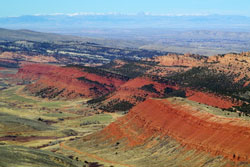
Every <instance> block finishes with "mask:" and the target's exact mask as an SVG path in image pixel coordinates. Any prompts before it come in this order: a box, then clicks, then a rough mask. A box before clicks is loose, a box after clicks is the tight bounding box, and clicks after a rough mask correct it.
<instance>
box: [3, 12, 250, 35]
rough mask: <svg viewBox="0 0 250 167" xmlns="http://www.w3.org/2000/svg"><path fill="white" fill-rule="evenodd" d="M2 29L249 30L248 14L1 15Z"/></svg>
mask: <svg viewBox="0 0 250 167" xmlns="http://www.w3.org/2000/svg"><path fill="white" fill-rule="evenodd" d="M0 25H1V27H4V28H16V29H23V28H25V29H32V30H50V31H53V30H57V31H58V30H63V29H83V28H122V29H123V28H132V29H133V28H169V29H196V30H197V29H210V30H215V29H216V30H218V29H223V30H225V29H226V30H237V31H239V30H241V31H250V17H246V16H234V15H179V16H178V15H145V14H138V15H121V14H120V15H119V14H99V15H97V14H72V15H66V14H57V15H27V16H20V17H2V18H0Z"/></svg>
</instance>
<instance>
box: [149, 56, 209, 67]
mask: <svg viewBox="0 0 250 167" xmlns="http://www.w3.org/2000/svg"><path fill="white" fill-rule="evenodd" d="M205 60H206V57H203V58H202V59H200V56H197V55H190V54H185V55H177V54H168V55H166V56H158V57H155V58H154V59H153V61H155V62H159V64H160V65H164V66H187V67H197V66H201V65H203V63H204V62H205Z"/></svg>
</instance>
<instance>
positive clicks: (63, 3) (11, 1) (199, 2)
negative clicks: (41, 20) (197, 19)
mask: <svg viewBox="0 0 250 167" xmlns="http://www.w3.org/2000/svg"><path fill="white" fill-rule="evenodd" d="M79 12H86V13H109V12H115V13H123V14H127V13H130V14H135V13H139V12H149V13H152V14H173V15H176V14H228V15H245V16H250V0H1V3H0V17H6V16H21V15H33V14H53V13H65V14H69V13H79Z"/></svg>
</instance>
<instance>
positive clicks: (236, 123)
mask: <svg viewBox="0 0 250 167" xmlns="http://www.w3.org/2000/svg"><path fill="white" fill-rule="evenodd" d="M187 101H188V100H183V99H175V98H172V99H164V100H158V99H148V100H146V101H145V102H143V103H141V104H139V105H137V106H135V107H134V108H133V109H132V110H131V111H130V112H129V113H128V114H127V115H126V116H124V117H122V118H120V119H118V120H117V121H116V122H113V123H112V124H110V125H109V126H108V127H106V128H105V129H104V130H103V131H102V132H101V134H100V135H101V136H105V137H104V138H105V139H112V140H114V141H118V140H121V139H125V140H126V141H127V142H128V146H136V145H141V144H143V143H145V142H146V141H147V140H149V139H150V138H152V137H156V136H162V137H163V136H170V137H172V138H173V139H175V140H176V141H178V142H179V143H181V144H182V145H183V146H186V148H190V149H195V150H198V151H199V150H200V151H205V152H208V153H212V154H213V155H223V156H224V157H226V158H229V159H231V160H234V161H248V162H250V156H249V155H250V145H249V144H248V143H249V141H250V122H248V121H244V120H241V119H237V118H226V117H222V116H216V115H213V114H210V113H208V112H206V111H205V110H206V108H207V107H206V106H205V107H204V106H203V107H200V106H201V105H199V104H198V103H195V105H194V104H193V103H194V102H192V103H190V104H189V103H188V102H187Z"/></svg>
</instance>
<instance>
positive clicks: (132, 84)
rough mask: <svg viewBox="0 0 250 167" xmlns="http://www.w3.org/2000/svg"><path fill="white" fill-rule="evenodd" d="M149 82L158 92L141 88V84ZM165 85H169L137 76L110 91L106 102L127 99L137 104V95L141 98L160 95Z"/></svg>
mask: <svg viewBox="0 0 250 167" xmlns="http://www.w3.org/2000/svg"><path fill="white" fill-rule="evenodd" d="M150 84H153V85H154V88H155V89H156V90H157V91H158V92H159V93H154V92H149V91H146V90H143V89H141V88H142V87H143V86H145V85H150ZM166 87H169V86H168V85H166V84H163V83H158V82H155V81H153V80H151V79H150V78H148V77H138V78H135V79H132V80H129V81H128V82H126V83H124V84H123V85H121V86H120V87H119V88H118V89H117V90H116V91H115V92H114V93H112V94H111V95H110V96H109V98H108V99H107V100H106V102H109V101H112V100H115V99H119V100H125V101H128V102H130V103H132V104H138V103H139V102H141V101H140V100H138V97H139V98H140V97H141V98H149V97H161V95H162V94H163V93H164V89H165V88H166ZM174 89H175V88H174Z"/></svg>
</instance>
